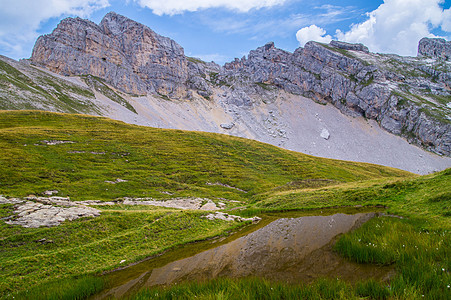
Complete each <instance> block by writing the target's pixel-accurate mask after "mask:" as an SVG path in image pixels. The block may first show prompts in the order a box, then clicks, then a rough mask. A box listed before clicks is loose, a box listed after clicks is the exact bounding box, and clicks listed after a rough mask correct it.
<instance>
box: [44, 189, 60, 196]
mask: <svg viewBox="0 0 451 300" xmlns="http://www.w3.org/2000/svg"><path fill="white" fill-rule="evenodd" d="M43 194H44V195H46V196H52V195H53V194H58V191H57V190H50V191H45V192H44V193H43Z"/></svg>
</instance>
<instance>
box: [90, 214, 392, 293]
mask: <svg viewBox="0 0 451 300" xmlns="http://www.w3.org/2000/svg"><path fill="white" fill-rule="evenodd" d="M376 215H377V213H374V212H372V213H357V214H343V213H338V214H333V215H328V216H304V217H280V216H281V215H280V214H279V215H272V216H267V217H266V222H262V224H260V225H257V226H254V228H248V229H247V230H246V231H245V232H242V233H241V236H240V237H238V238H236V237H235V238H236V239H234V240H231V239H232V238H233V237H232V238H229V239H228V240H225V241H223V242H222V244H221V245H218V246H216V247H214V248H211V249H208V250H205V251H203V252H199V251H201V250H199V249H201V248H202V247H200V248H198V247H193V246H194V245H189V246H187V247H182V248H181V249H178V250H176V251H170V252H169V253H166V254H165V255H162V256H160V257H156V258H153V259H150V260H147V261H144V262H141V263H139V264H136V265H134V266H131V267H129V268H125V269H123V270H119V271H115V272H113V273H110V274H109V275H108V277H109V278H108V279H109V282H110V283H111V286H110V288H109V289H108V290H105V291H104V292H103V293H101V294H100V295H97V296H96V297H95V299H102V298H108V297H111V296H113V297H123V296H126V295H129V294H130V293H133V292H136V291H138V290H140V289H143V288H146V287H151V286H156V285H169V284H175V283H180V282H184V281H192V280H195V281H200V280H206V279H212V278H217V277H232V278H241V277H247V276H253V277H262V278H266V279H268V280H273V281H279V282H280V281H282V282H288V283H299V282H304V283H309V282H311V281H313V280H315V279H317V278H320V277H328V278H340V279H342V280H346V281H348V282H351V283H354V282H357V281H359V280H364V279H368V278H374V279H376V280H387V279H388V278H389V277H390V276H391V275H392V274H393V272H394V271H393V268H392V267H388V266H377V265H371V264H357V263H353V262H350V261H348V260H346V259H344V258H342V257H340V256H339V255H338V254H336V253H335V252H333V251H332V246H333V243H334V241H335V240H336V237H337V236H339V235H341V234H343V233H346V232H349V231H350V230H352V229H355V228H357V227H359V226H360V225H362V224H363V223H364V222H366V221H368V220H369V219H371V218H373V217H375V216H376ZM264 220H265V218H264ZM249 232H250V233H249ZM230 240H231V241H230ZM204 243H205V242H204ZM208 244H210V245H212V242H211V241H209V242H208ZM213 245H214V244H213ZM196 249H197V253H196ZM177 252H178V253H177ZM190 252H193V253H192V254H191V253H190ZM180 257H184V258H180Z"/></svg>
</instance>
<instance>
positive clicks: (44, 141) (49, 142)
mask: <svg viewBox="0 0 451 300" xmlns="http://www.w3.org/2000/svg"><path fill="white" fill-rule="evenodd" d="M41 143H42V144H45V145H48V146H54V145H61V144H74V143H75V142H73V141H56V140H50V141H47V140H43V141H41Z"/></svg>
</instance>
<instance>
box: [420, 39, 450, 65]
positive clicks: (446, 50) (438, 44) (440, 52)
mask: <svg viewBox="0 0 451 300" xmlns="http://www.w3.org/2000/svg"><path fill="white" fill-rule="evenodd" d="M418 55H419V56H429V57H434V58H443V59H445V60H450V59H451V42H448V41H446V40H445V39H431V38H422V39H421V40H420V42H419V44H418Z"/></svg>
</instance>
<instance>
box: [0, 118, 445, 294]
mask: <svg viewBox="0 0 451 300" xmlns="http://www.w3.org/2000/svg"><path fill="white" fill-rule="evenodd" d="M49 141H59V142H64V143H56V144H49V143H48V142H49ZM0 151H1V153H2V154H1V156H0V195H3V196H6V197H26V196H28V195H36V196H40V195H42V194H43V192H45V191H47V190H58V196H65V197H70V199H71V200H73V201H78V200H101V201H111V200H116V199H121V198H124V197H135V198H143V197H151V198H154V199H161V200H164V199H170V198H177V197H202V198H209V199H211V200H213V201H214V202H216V203H217V202H224V203H225V204H226V208H225V211H229V210H230V213H233V214H239V215H242V216H253V215H259V214H262V213H270V212H281V211H291V210H293V211H297V210H305V211H308V210H314V209H322V208H335V209H337V210H339V209H340V208H342V207H360V206H368V207H372V206H378V207H383V210H385V213H386V214H389V215H393V216H385V217H378V218H375V219H373V220H371V221H369V222H368V223H366V224H364V225H363V226H362V227H361V228H359V229H357V230H355V231H353V232H351V233H348V234H345V235H343V236H342V237H341V238H340V239H338V241H337V243H336V244H335V246H334V249H335V251H337V252H338V253H340V255H342V256H344V257H346V258H347V259H350V260H353V261H357V262H360V263H373V264H381V265H393V266H394V268H395V270H396V274H395V275H394V277H393V278H391V280H390V282H389V283H387V282H376V281H368V282H361V283H358V284H356V285H350V284H348V283H346V282H342V281H337V280H327V279H324V280H319V281H317V282H315V283H313V284H311V285H304V284H302V283H299V284H298V285H288V284H283V283H274V282H268V281H266V280H263V279H258V278H246V279H241V280H236V279H215V280H212V281H208V282H199V283H186V284H181V285H177V286H174V287H167V288H153V289H150V290H147V291H143V292H141V293H140V294H138V295H136V296H134V298H137V299H149V298H151V299H192V298H198V299H238V298H240V299H306V298H310V299H449V298H451V294H450V292H451V289H450V287H449V286H450V284H451V277H450V270H451V247H450V244H451V238H450V230H451V222H450V217H451V193H450V191H451V176H450V175H451V169H448V170H445V171H442V172H439V173H435V174H431V175H427V176H417V175H414V174H411V173H408V172H405V171H401V170H397V169H393V168H388V167H383V166H378V165H372V164H366V163H355V162H346V161H339V160H331V159H325V158H318V157H313V156H309V155H305V154H301V153H296V152H292V151H288V150H284V149H281V148H277V147H274V146H272V145H268V144H264V143H260V142H256V141H252V140H246V139H243V138H237V137H231V136H225V135H219V134H213V133H200V132H189V131H181V130H165V129H155V128H149V127H140V126H135V125H128V124H125V123H122V122H118V121H113V120H109V119H106V118H101V117H92V116H86V115H70V114H57V113H49V112H37V111H0ZM118 178H119V179H122V180H123V181H122V182H118V183H116V184H111V183H109V182H108V181H114V180H116V179H118ZM231 200H233V201H231ZM237 208H239V209H237ZM99 209H100V210H101V215H100V216H99V217H96V218H83V219H77V220H74V221H70V222H69V221H66V222H64V223H63V224H62V225H60V226H57V227H49V228H47V227H45V228H44V227H41V228H23V227H20V226H17V225H8V224H6V223H4V222H3V221H1V220H0V233H1V234H0V253H1V254H0V297H2V298H5V299H12V297H15V298H24V299H83V298H86V297H88V296H89V295H91V294H94V293H97V292H98V291H100V290H101V289H102V288H103V287H105V286H107V285H108V282H105V281H104V280H103V277H101V276H99V275H100V274H102V273H103V272H105V271H111V270H113V269H115V268H119V267H122V266H124V265H127V264H130V263H133V262H137V261H140V260H142V259H144V258H146V257H149V256H154V255H158V254H160V253H162V252H164V251H168V250H170V249H174V248H177V247H178V246H180V245H184V244H187V243H192V242H195V241H202V240H206V239H211V238H215V237H219V236H226V235H229V234H230V232H232V231H236V230H237V229H239V228H240V227H243V226H245V225H246V223H238V222H226V221H221V220H214V221H211V220H208V219H205V218H202V216H203V215H205V214H207V213H208V212H205V211H194V210H183V211H182V210H180V209H169V208H158V207H152V206H133V207H130V206H124V205H116V206H108V207H100V208H99ZM12 214H13V206H12V205H10V204H4V205H0V218H4V217H8V216H10V215H12ZM43 239H45V240H46V241H51V242H48V243H42V242H39V241H42V240H43ZM124 261H125V262H124ZM121 262H122V263H121Z"/></svg>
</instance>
